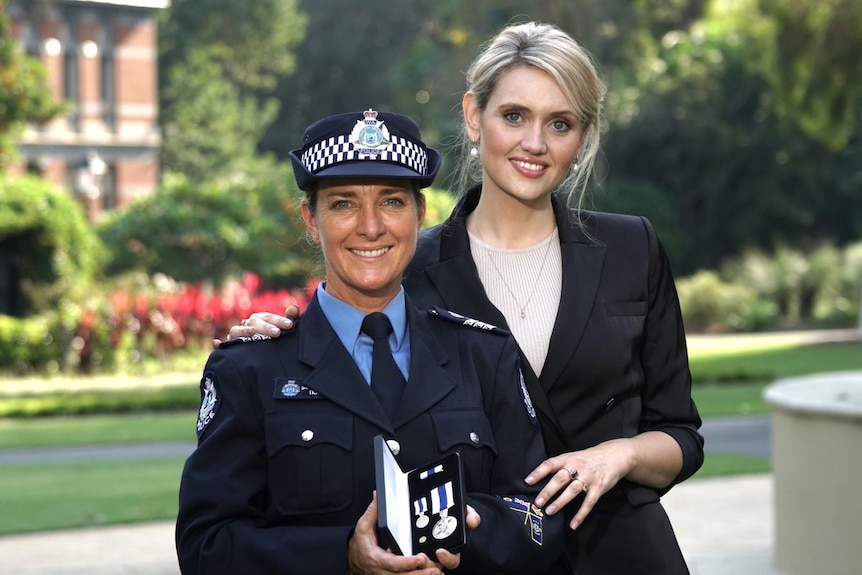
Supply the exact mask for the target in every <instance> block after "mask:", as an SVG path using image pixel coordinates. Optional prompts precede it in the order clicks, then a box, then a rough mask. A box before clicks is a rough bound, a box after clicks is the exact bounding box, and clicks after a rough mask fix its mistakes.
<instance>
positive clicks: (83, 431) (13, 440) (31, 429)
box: [0, 410, 197, 449]
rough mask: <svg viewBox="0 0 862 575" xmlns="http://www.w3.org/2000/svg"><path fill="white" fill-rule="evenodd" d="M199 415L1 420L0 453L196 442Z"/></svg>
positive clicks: (194, 413) (191, 413) (136, 415)
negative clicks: (107, 444) (27, 449)
mask: <svg viewBox="0 0 862 575" xmlns="http://www.w3.org/2000/svg"><path fill="white" fill-rule="evenodd" d="M196 418H197V413H196V412H195V411H191V410H189V411H179V412H167V413H135V414H126V415H86V416H62V417H31V418H5V419H0V449H19V448H31V447H58V446H64V445H100V444H106V443H135V442H140V443H144V442H150V441H189V442H193V441H195V439H196V437H195V421H196Z"/></svg>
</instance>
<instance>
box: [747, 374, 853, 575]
mask: <svg viewBox="0 0 862 575" xmlns="http://www.w3.org/2000/svg"><path fill="white" fill-rule="evenodd" d="M764 397H765V399H766V401H767V403H769V405H770V406H771V408H772V442H773V449H772V469H773V478H774V482H775V485H774V497H775V499H774V505H775V547H774V562H775V567H776V568H777V569H779V570H780V571H781V572H782V573H785V574H787V575H810V574H812V573H816V574H817V575H831V574H834V575H849V574H851V573H862V372H853V373H832V374H820V375H813V376H808V377H800V378H792V379H784V380H779V381H777V382H775V383H774V384H773V385H771V386H770V387H768V388H767V389H766V391H765V393H764Z"/></svg>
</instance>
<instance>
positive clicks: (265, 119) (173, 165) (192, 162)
mask: <svg viewBox="0 0 862 575" xmlns="http://www.w3.org/2000/svg"><path fill="white" fill-rule="evenodd" d="M213 52H214V50H213V49H206V48H199V49H197V50H194V51H192V52H191V53H190V54H189V57H188V60H187V61H186V62H185V63H184V64H183V65H182V66H175V67H174V68H173V69H171V71H170V74H169V75H168V82H167V84H166V85H165V86H164V88H163V90H162V96H163V100H164V101H165V102H168V103H169V104H166V108H165V110H164V111H163V116H162V131H163V135H164V137H163V142H162V149H161V160H162V167H163V168H164V170H165V171H166V172H176V173H180V174H183V175H185V176H186V177H187V178H188V179H189V180H191V181H196V182H205V181H208V180H212V179H217V178H219V177H223V176H230V175H231V174H235V173H242V172H245V171H247V170H249V169H250V168H251V166H250V163H252V162H253V159H254V157H255V155H256V154H257V144H258V141H259V140H260V137H261V134H262V133H263V129H264V127H265V126H266V125H268V124H269V123H270V122H271V121H272V119H273V118H274V117H275V113H276V111H277V109H278V102H276V101H275V100H273V99H268V100H266V101H264V102H261V101H259V100H258V98H257V97H255V96H253V95H245V96H243V95H242V93H241V91H240V90H238V89H237V87H236V86H235V85H233V84H231V83H230V82H229V81H228V80H227V79H226V78H225V77H224V75H223V73H222V69H221V66H220V65H219V63H218V60H217V58H216V57H215V56H213Z"/></svg>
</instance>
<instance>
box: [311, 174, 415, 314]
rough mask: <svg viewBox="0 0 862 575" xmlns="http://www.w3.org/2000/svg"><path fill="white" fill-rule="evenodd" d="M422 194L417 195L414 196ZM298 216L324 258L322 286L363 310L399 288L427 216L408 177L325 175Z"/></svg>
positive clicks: (380, 306) (379, 303)
mask: <svg viewBox="0 0 862 575" xmlns="http://www.w3.org/2000/svg"><path fill="white" fill-rule="evenodd" d="M417 198H421V199H417ZM302 217H303V219H304V220H305V225H306V227H307V228H308V231H309V233H310V234H311V237H312V238H313V239H314V241H315V243H318V244H320V247H321V249H322V250H323V256H324V258H325V261H326V291H327V293H329V294H330V295H333V296H335V297H337V298H338V299H340V300H342V301H344V302H346V303H348V304H350V305H352V306H353V307H355V308H357V309H359V310H361V311H364V312H366V313H369V312H372V311H380V310H382V309H383V308H384V307H386V304H388V303H389V301H391V300H392V298H393V297H395V295H396V294H397V293H398V290H399V288H400V285H401V276H402V274H403V272H404V270H405V269H406V268H407V264H408V263H409V262H410V260H411V258H412V257H413V254H414V252H415V251H416V241H417V239H418V237H419V230H420V229H421V227H422V222H423V220H424V218H425V201H424V197H423V196H421V195H418V194H416V193H414V191H413V187H412V185H411V183H410V181H408V180H398V179H360V180H356V179H350V180H341V179H333V180H324V181H322V182H321V184H320V186H319V187H318V189H317V192H316V201H315V206H314V207H313V208H312V206H310V205H309V203H308V202H307V201H304V202H303V203H302Z"/></svg>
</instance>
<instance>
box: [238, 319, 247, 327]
mask: <svg viewBox="0 0 862 575" xmlns="http://www.w3.org/2000/svg"><path fill="white" fill-rule="evenodd" d="M247 323H248V318H246V319H244V320H242V321H241V322H239V325H241V326H243V327H245V324H247Z"/></svg>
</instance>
